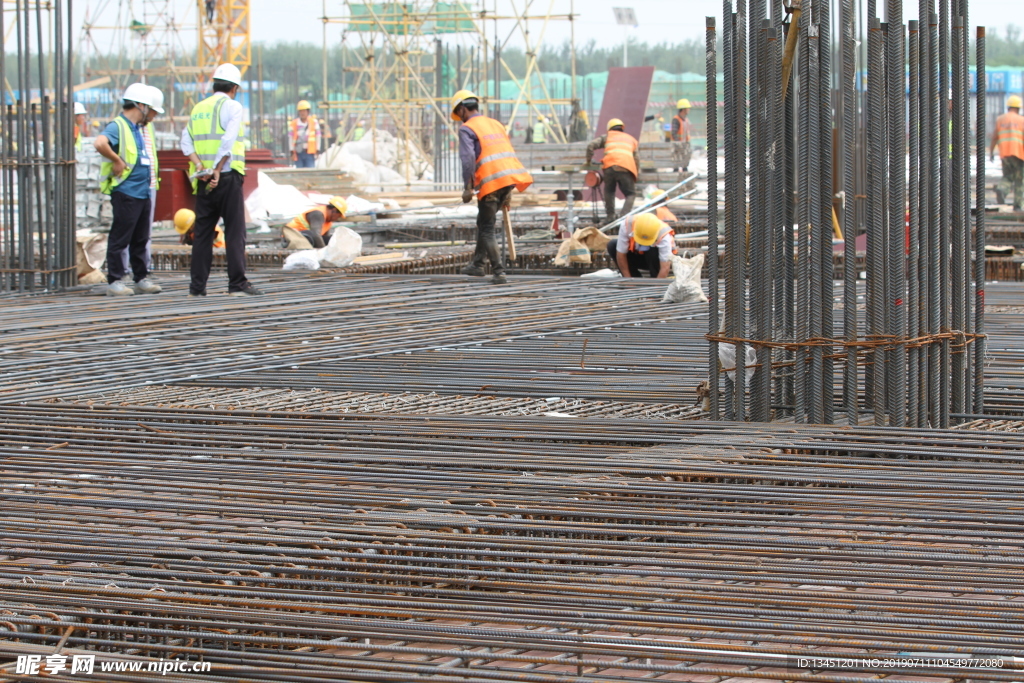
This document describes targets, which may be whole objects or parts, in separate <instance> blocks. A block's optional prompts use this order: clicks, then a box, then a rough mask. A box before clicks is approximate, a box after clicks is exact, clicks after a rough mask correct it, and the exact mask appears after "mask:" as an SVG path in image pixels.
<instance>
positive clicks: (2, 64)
mask: <svg viewBox="0 0 1024 683" xmlns="http://www.w3.org/2000/svg"><path fill="white" fill-rule="evenodd" d="M4 4H5V6H4V11H3V13H0V14H2V16H0V72H2V73H4V74H5V75H8V74H9V72H8V71H7V64H6V61H7V59H8V58H9V57H10V56H11V55H13V56H15V58H16V60H17V63H16V64H15V66H14V69H13V71H14V72H15V74H16V75H15V77H14V78H13V79H11V80H13V83H11V84H10V85H8V86H7V87H6V88H5V89H4V93H5V96H4V98H3V112H2V114H0V116H2V117H3V125H2V126H0V202H2V206H0V291H36V290H53V289H63V288H66V287H69V286H71V285H74V284H77V282H78V279H77V275H76V272H75V131H74V124H73V121H72V114H73V107H74V101H73V94H72V88H71V81H72V73H71V67H72V58H71V37H70V31H71V30H72V28H73V24H72V23H71V3H70V2H68V1H67V0H52V1H51V2H42V0H15V2H13V3H4ZM10 4H13V5H14V10H13V12H9V11H8V9H7V6H8V5H10ZM8 14H13V17H14V23H13V25H12V26H10V27H8V26H7V25H6V24H7V22H8V21H9V20H10V18H9V16H8ZM12 31H13V32H14V33H15V34H16V40H15V41H11V40H10V36H11V32H12ZM12 42H14V43H15V44H14V45H12V44H11V43H12ZM11 86H14V88H15V89H14V90H13V91H12V90H10V89H9V88H10V87H11Z"/></svg>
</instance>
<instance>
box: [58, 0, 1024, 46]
mask: <svg viewBox="0 0 1024 683" xmlns="http://www.w3.org/2000/svg"><path fill="white" fill-rule="evenodd" d="M130 1H131V0H86V1H85V2H83V1H81V0H79V1H78V2H75V4H74V7H75V11H76V14H78V15H79V16H80V17H81V16H83V15H84V12H85V9H86V7H87V6H88V7H91V10H92V13H93V14H94V15H95V14H96V12H97V8H99V7H101V6H105V7H106V8H107V9H106V12H105V16H104V17H99V18H97V19H95V20H94V23H97V24H99V23H103V19H104V18H106V17H109V16H111V15H115V14H116V7H117V4H118V3H119V2H123V3H125V4H126V5H127V3H128V2H130ZM172 1H174V2H178V3H180V6H181V8H182V9H181V10H180V12H181V13H180V14H179V15H178V20H179V21H181V22H184V23H192V24H194V22H195V17H194V10H193V9H192V8H194V7H195V3H194V0H172ZM526 1H527V0H497V3H498V11H499V12H500V13H501V14H505V15H507V14H511V13H512V12H513V9H512V8H513V6H515V7H519V8H520V11H521V8H522V7H523V4H524V2H526ZM134 3H135V6H136V7H140V6H141V5H142V3H141V1H140V0H134ZM486 3H487V7H488V9H491V8H493V7H494V0H486ZM879 4H882V5H884V3H879ZM475 6H479V5H475ZM549 6H550V7H551V11H552V13H561V14H568V13H569V8H570V0H532V2H531V4H530V8H531V10H530V12H531V14H536V15H542V14H543V13H544V12H546V11H547V9H548V7H549ZM613 7H632V8H634V10H635V11H636V16H637V21H638V22H639V27H638V28H636V29H626V28H625V27H622V26H618V25H616V23H615V18H614V13H613V12H612V8H613ZM906 7H907V12H906V18H914V17H915V16H916V3H910V2H908V3H906ZM1020 8H1021V4H1020V1H1019V0H1012V1H1011V0H974V2H972V3H971V17H970V20H971V24H972V25H978V24H984V25H987V26H989V27H990V28H996V29H999V28H1002V27H1003V25H1004V23H1005V22H1007V21H1009V22H1014V23H1017V24H1018V25H1020V24H1024V13H1022V12H1021V9H1020ZM574 11H575V13H576V14H577V16H578V17H579V18H578V19H577V21H576V22H575V24H576V27H575V28H576V42H577V44H584V43H586V42H587V41H589V40H591V39H593V40H595V41H596V42H597V44H598V45H602V46H614V45H621V44H622V42H623V40H624V37H625V34H626V31H627V30H628V31H629V32H630V33H631V34H632V35H633V37H634V39H635V40H637V41H647V42H649V43H659V42H677V41H680V40H684V39H687V38H697V39H703V37H704V17H705V16H707V15H713V16H721V12H722V3H721V2H720V0H683V1H682V2H680V1H678V0H676V1H672V2H669V1H668V0H574ZM185 12H188V13H189V14H188V16H185V15H184V14H185ZM344 13H345V12H344V3H343V2H341V1H340V0H328V1H327V14H328V16H342V15H343V14H344ZM321 16H323V4H322V0H251V17H252V18H251V21H252V39H253V41H256V42H267V43H273V42H277V41H302V42H311V43H316V44H320V43H321V42H322V31H323V24H322V23H321V21H320V17H321ZM542 24H543V22H542V21H531V22H530V23H529V28H530V31H531V34H532V35H533V36H534V39H535V38H536V36H538V35H539V34H540V31H541V28H542ZM341 29H342V25H341V24H330V25H329V33H328V40H329V42H331V43H335V44H336V43H337V42H338V40H340V36H341ZM487 31H488V34H490V33H491V32H492V31H493V24H490V23H489V24H488V28H487ZM510 32H511V33H512V39H511V40H509V44H511V45H522V40H521V37H520V36H521V33H520V32H519V31H517V30H515V24H514V23H513V22H502V23H501V24H500V25H499V35H500V36H501V38H502V40H503V41H504V40H505V39H506V38H507V37H508V36H509V34H510ZM972 33H973V31H972ZM184 38H185V41H187V44H188V45H190V46H194V39H192V38H191V36H187V37H184ZM568 38H569V22H567V21H551V22H550V23H549V24H548V26H547V29H546V32H545V34H544V42H545V43H546V44H552V45H559V44H561V43H562V42H563V41H565V40H568ZM352 44H355V43H352Z"/></svg>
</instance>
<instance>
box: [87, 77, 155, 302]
mask: <svg viewBox="0 0 1024 683" xmlns="http://www.w3.org/2000/svg"><path fill="white" fill-rule="evenodd" d="M153 104H154V99H153V89H151V88H150V87H149V86H147V85H144V84H142V83H133V84H131V85H129V86H128V87H127V88H126V89H125V91H124V95H123V96H122V110H121V115H120V116H118V117H117V118H116V119H114V120H113V121H111V122H110V123H108V124H107V127H106V128H104V129H103V132H102V133H100V134H99V135H98V136H96V139H95V140H94V141H93V147H95V148H96V151H97V152H99V153H100V155H101V156H102V157H103V158H104V159H105V161H103V163H102V164H101V165H100V192H103V193H104V194H109V195H110V205H111V208H112V209H113V213H114V219H113V221H112V222H111V224H110V234H109V235H108V237H107V283H108V284H107V290H106V293H107V295H108V296H130V295H132V294H156V293H158V292H160V291H161V287H160V285H158V284H156V283H155V282H153V281H152V280H151V279H150V278H149V269H148V266H147V265H146V244H147V243H148V242H149V231H150V226H151V223H150V216H151V204H152V199H151V194H150V183H151V172H150V168H151V166H152V165H153V163H154V159H153V157H152V156H151V155H150V152H149V150H148V149H147V147H146V144H145V141H144V139H143V137H142V128H143V127H144V126H145V124H146V118H147V116H148V115H149V113H150V109H151V107H152V106H153ZM115 149H116V150H117V151H114V150H115ZM126 247H127V248H128V252H129V260H130V265H131V271H132V279H133V280H134V281H135V284H134V287H133V288H131V289H129V288H128V287H127V286H125V284H124V283H123V282H121V278H123V277H124V275H125V267H124V261H123V260H122V258H121V252H122V251H124V249H125V248H126Z"/></svg>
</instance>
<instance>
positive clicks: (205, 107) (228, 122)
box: [181, 64, 263, 296]
mask: <svg viewBox="0 0 1024 683" xmlns="http://www.w3.org/2000/svg"><path fill="white" fill-rule="evenodd" d="M241 84H242V73H241V72H240V71H239V70H238V67H237V66H235V65H234V64H221V65H220V66H218V67H217V68H216V70H214V72H213V94H212V95H210V96H209V97H207V98H206V99H205V100H203V101H202V102H200V103H199V104H197V105H196V106H194V107H192V114H191V116H190V117H189V122H188V125H187V126H186V127H185V130H183V131H182V132H181V151H182V152H183V153H184V154H185V155H186V156H187V157H188V158H189V162H190V164H189V176H190V177H191V178H192V191H193V192H194V193H195V195H196V222H195V228H194V232H195V237H194V241H193V242H192V268H191V270H192V281H191V282H190V283H189V288H188V292H189V296H206V282H207V280H208V279H209V278H210V266H211V265H212V264H213V240H214V227H215V226H216V225H217V221H218V220H220V219H222V218H223V219H224V239H225V242H226V250H227V254H226V256H227V262H228V295H230V296H254V295H259V294H262V293H263V292H261V291H260V290H259V289H257V288H256V287H255V286H254V285H253V284H252V283H251V282H249V281H248V280H247V279H246V277H245V203H244V201H243V199H242V181H243V180H244V177H245V146H244V145H243V144H242V141H241V140H239V139H238V129H239V128H240V127H241V125H242V119H243V117H244V110H243V109H242V105H241V103H239V102H237V101H235V96H236V95H237V94H238V91H239V89H240V87H241Z"/></svg>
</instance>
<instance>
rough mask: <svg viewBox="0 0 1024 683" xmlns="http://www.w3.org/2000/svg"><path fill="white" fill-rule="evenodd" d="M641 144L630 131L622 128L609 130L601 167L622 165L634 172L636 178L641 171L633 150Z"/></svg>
mask: <svg viewBox="0 0 1024 683" xmlns="http://www.w3.org/2000/svg"><path fill="white" fill-rule="evenodd" d="M639 146H640V143H639V142H637V141H636V138H635V137H633V136H632V135H630V134H629V133H623V132H622V131H620V130H610V131H608V135H607V136H606V137H605V142H604V157H602V159H601V168H608V167H609V166H621V167H622V168H624V169H626V170H627V171H629V172H630V173H632V174H633V177H634V178H635V177H637V175H639V172H638V171H637V168H636V161H635V160H634V159H633V152H635V151H636V150H637V148H638V147H639Z"/></svg>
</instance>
